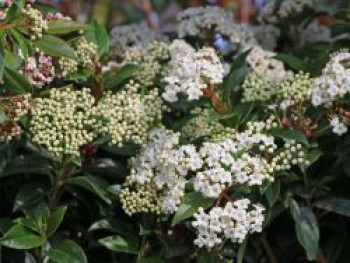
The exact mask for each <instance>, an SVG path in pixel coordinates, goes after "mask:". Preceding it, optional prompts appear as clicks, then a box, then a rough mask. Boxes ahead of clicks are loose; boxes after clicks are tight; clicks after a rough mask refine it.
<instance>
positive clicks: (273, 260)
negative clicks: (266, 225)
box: [261, 237, 278, 263]
mask: <svg viewBox="0 0 350 263" xmlns="http://www.w3.org/2000/svg"><path fill="white" fill-rule="evenodd" d="M261 242H262V245H263V247H264V249H265V252H266V254H267V256H268V258H269V261H270V263H278V261H277V259H276V256H275V254H274V253H273V251H272V248H271V247H270V244H269V243H268V242H267V240H266V237H263V238H262V239H261Z"/></svg>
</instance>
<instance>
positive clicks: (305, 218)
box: [289, 200, 320, 260]
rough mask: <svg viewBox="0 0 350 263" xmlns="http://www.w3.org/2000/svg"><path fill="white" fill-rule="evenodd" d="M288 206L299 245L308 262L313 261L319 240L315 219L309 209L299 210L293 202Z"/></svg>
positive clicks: (302, 208)
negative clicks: (303, 250)
mask: <svg viewBox="0 0 350 263" xmlns="http://www.w3.org/2000/svg"><path fill="white" fill-rule="evenodd" d="M289 206H290V210H291V214H292V216H293V218H294V222H295V229H296V233H297V238H298V240H299V243H300V244H301V245H302V246H303V248H304V249H305V251H306V255H307V258H308V260H314V259H315V257H316V254H317V252H318V249H319V239H320V233H319V228H318V223H317V219H316V217H315V215H314V213H313V212H312V211H311V210H310V209H309V208H307V207H301V208H300V207H299V206H298V204H297V203H296V202H295V201H294V200H291V201H290V205H289Z"/></svg>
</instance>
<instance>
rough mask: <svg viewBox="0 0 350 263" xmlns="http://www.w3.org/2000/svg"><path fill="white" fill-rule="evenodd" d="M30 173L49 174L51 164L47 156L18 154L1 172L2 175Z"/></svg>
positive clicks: (0, 175)
mask: <svg viewBox="0 0 350 263" xmlns="http://www.w3.org/2000/svg"><path fill="white" fill-rule="evenodd" d="M30 173H34V174H46V175H49V174H51V165H50V164H49V162H48V161H47V160H46V159H45V158H43V157H41V156H38V155H35V154H26V155H18V156H17V157H16V158H14V159H13V160H11V161H10V162H8V163H7V165H6V166H5V168H4V170H3V171H2V172H0V177H3V176H9V175H14V174H30Z"/></svg>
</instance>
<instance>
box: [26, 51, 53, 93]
mask: <svg viewBox="0 0 350 263" xmlns="http://www.w3.org/2000/svg"><path fill="white" fill-rule="evenodd" d="M22 72H23V74H24V75H25V76H26V77H27V78H28V80H29V82H30V83H31V84H33V85H35V86H38V87H39V88H42V87H44V86H45V85H47V84H50V83H51V82H52V80H53V79H54V76H55V68H54V66H53V64H52V57H50V56H47V55H45V54H44V53H43V52H41V53H40V54H38V55H37V56H36V55H35V56H32V57H29V58H27V60H26V61H25V65H24V67H23V68H22Z"/></svg>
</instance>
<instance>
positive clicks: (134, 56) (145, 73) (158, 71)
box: [123, 41, 169, 87]
mask: <svg viewBox="0 0 350 263" xmlns="http://www.w3.org/2000/svg"><path fill="white" fill-rule="evenodd" d="M168 59H169V47H168V45H167V44H166V43H164V42H157V41H154V42H151V43H150V44H149V45H148V46H146V47H141V46H135V47H132V48H130V49H128V50H127V51H126V52H125V59H124V61H123V63H126V64H127V63H134V64H137V65H139V66H140V69H139V70H138V71H137V74H136V76H135V77H134V79H135V80H136V81H137V82H138V83H140V84H141V85H142V86H145V87H149V86H152V85H154V84H155V81H156V77H157V76H159V77H160V78H164V77H165V75H166V74H167V72H166V69H165V67H164V65H163V64H164V63H165V62H166V61H167V60H168Z"/></svg>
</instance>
